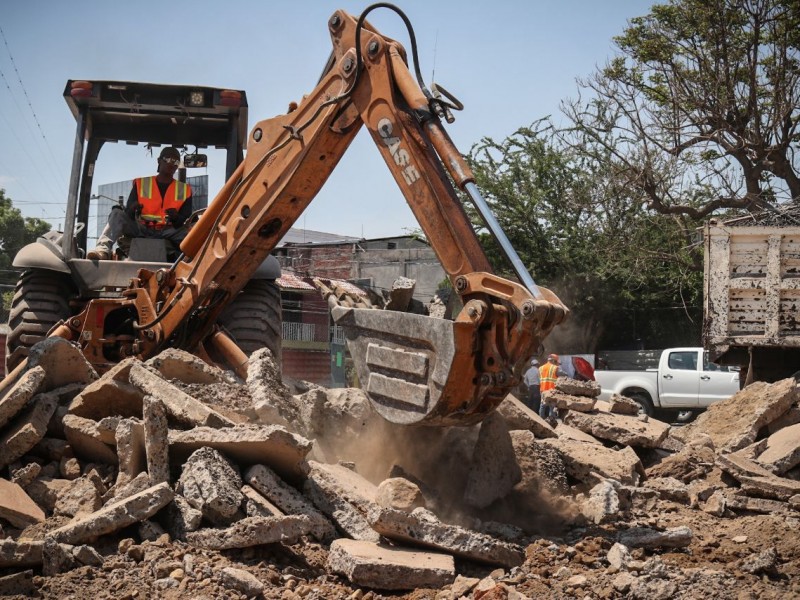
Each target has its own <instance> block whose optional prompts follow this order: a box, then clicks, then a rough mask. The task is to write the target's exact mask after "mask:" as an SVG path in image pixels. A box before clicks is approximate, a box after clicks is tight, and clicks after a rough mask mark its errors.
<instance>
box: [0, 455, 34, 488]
mask: <svg viewBox="0 0 800 600" xmlns="http://www.w3.org/2000/svg"><path fill="white" fill-rule="evenodd" d="M41 472H42V465H40V464H39V463H36V462H32V463H28V464H27V465H25V466H24V467H20V468H19V469H13V470H11V481H12V482H13V483H16V484H17V485H18V486H19V487H21V488H23V489H25V488H26V487H27V486H28V484H29V483H30V482H31V481H33V480H34V479H36V478H37V477H38V476H39V473H41ZM0 496H2V494H0Z"/></svg>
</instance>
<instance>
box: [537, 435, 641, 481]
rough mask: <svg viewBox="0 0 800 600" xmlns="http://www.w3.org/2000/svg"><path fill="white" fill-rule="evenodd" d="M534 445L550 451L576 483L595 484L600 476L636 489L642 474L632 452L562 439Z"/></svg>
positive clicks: (639, 462) (538, 442)
mask: <svg viewBox="0 0 800 600" xmlns="http://www.w3.org/2000/svg"><path fill="white" fill-rule="evenodd" d="M536 443H537V444H546V445H548V446H550V447H552V448H554V449H555V450H556V451H557V452H558V453H559V454H560V455H561V458H562V459H563V460H564V465H565V467H566V469H567V474H568V475H569V476H570V477H574V478H575V479H577V480H578V481H583V482H587V483H599V482H600V481H599V480H598V476H600V477H601V478H603V479H614V480H616V481H619V482H620V483H622V484H623V485H636V484H637V483H638V482H639V480H640V478H641V474H642V473H643V472H644V467H643V466H642V463H641V461H640V460H639V458H638V457H637V456H636V453H634V452H622V451H617V450H612V449H611V448H606V447H604V446H598V445H594V444H584V443H581V442H575V441H570V440H565V439H557V440H552V439H548V440H541V441H538V440H537V442H536Z"/></svg>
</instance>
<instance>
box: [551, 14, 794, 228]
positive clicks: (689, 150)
mask: <svg viewBox="0 0 800 600" xmlns="http://www.w3.org/2000/svg"><path fill="white" fill-rule="evenodd" d="M615 41H616V44H617V46H618V47H619V49H620V51H621V53H622V55H621V56H619V57H617V58H615V59H614V60H612V61H611V62H610V63H608V64H607V65H606V67H605V68H603V69H601V70H599V71H598V72H597V73H596V74H595V75H594V76H593V77H591V78H590V79H588V80H584V81H582V82H581V86H582V89H583V91H585V92H588V93H587V94H586V97H587V99H586V100H584V99H582V98H580V97H579V98H578V99H577V100H574V101H571V102H568V103H566V104H565V105H564V112H565V114H566V115H567V117H568V118H569V119H570V120H571V121H572V125H573V126H572V129H571V132H570V133H571V137H570V136H566V137H565V140H567V141H570V142H571V143H572V145H573V146H574V147H576V148H577V147H579V146H580V145H583V148H582V151H583V152H586V153H589V154H592V155H593V157H594V158H595V159H597V160H603V161H605V162H606V164H607V167H608V168H609V169H611V170H614V171H616V172H617V173H618V174H619V176H621V177H623V178H624V179H625V181H626V185H628V186H631V187H634V188H636V189H637V190H639V191H640V192H641V194H642V195H643V198H644V201H645V202H646V205H647V207H648V208H650V209H652V210H654V211H657V212H660V213H663V214H673V215H687V216H689V217H691V218H692V219H702V218H704V217H707V216H708V215H711V214H713V213H719V211H721V210H730V209H734V210H742V209H744V210H751V211H753V210H763V209H765V208H769V207H770V206H773V205H774V204H776V203H779V202H783V201H795V202H796V201H798V200H799V199H800V177H798V168H800V163H798V159H797V154H798V150H800V130H798V122H800V4H798V3H797V2H796V0H711V1H707V0H670V1H669V2H668V3H667V4H661V5H655V6H653V7H652V9H651V12H650V14H648V15H646V16H644V17H639V18H636V19H632V20H631V22H630V24H629V26H628V27H627V28H626V29H625V31H624V33H623V34H622V35H620V36H618V37H617V38H615ZM587 142H588V143H587Z"/></svg>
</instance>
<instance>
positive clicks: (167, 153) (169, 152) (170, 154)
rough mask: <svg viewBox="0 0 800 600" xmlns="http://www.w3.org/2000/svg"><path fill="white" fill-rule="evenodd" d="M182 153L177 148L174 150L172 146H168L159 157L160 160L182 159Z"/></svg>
mask: <svg viewBox="0 0 800 600" xmlns="http://www.w3.org/2000/svg"><path fill="white" fill-rule="evenodd" d="M180 157H181V153H180V152H179V151H178V149H177V148H173V147H171V146H167V147H166V148H164V149H163V150H162V151H161V154H159V155H158V158H180Z"/></svg>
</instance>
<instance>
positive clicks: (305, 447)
mask: <svg viewBox="0 0 800 600" xmlns="http://www.w3.org/2000/svg"><path fill="white" fill-rule="evenodd" d="M202 447H208V448H214V449H215V450H219V451H220V452H222V453H223V454H224V455H225V456H227V457H229V458H230V459H231V460H234V461H236V462H237V463H239V464H241V465H257V464H266V465H267V466H269V467H270V468H271V469H274V470H275V471H277V472H278V473H279V474H280V475H281V476H282V477H286V478H288V479H291V480H293V481H300V480H302V479H303V477H304V476H305V474H306V473H307V472H308V464H307V463H306V460H305V457H306V455H307V454H308V453H309V452H310V451H311V447H312V442H310V441H309V440H307V439H305V438H303V437H301V436H299V435H296V434H294V433H290V432H289V431H288V430H287V429H286V428H285V427H281V426H280V425H236V426H234V427H225V428H222V429H214V428H211V427H195V428H194V429H190V430H187V431H172V430H170V432H169V452H170V459H171V460H173V461H178V462H180V461H183V460H184V459H185V458H186V457H188V456H189V454H191V453H192V452H194V451H195V450H197V449H198V448H202Z"/></svg>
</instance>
